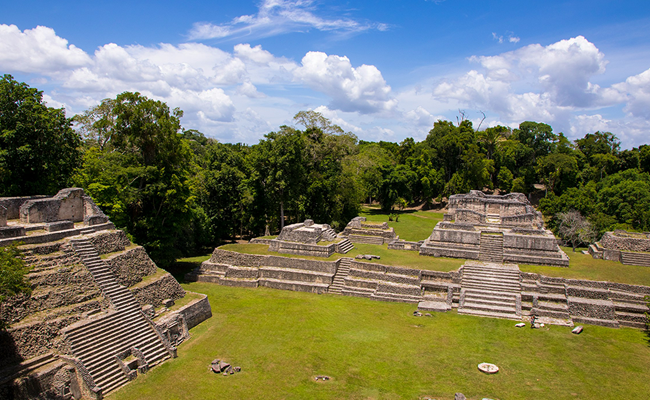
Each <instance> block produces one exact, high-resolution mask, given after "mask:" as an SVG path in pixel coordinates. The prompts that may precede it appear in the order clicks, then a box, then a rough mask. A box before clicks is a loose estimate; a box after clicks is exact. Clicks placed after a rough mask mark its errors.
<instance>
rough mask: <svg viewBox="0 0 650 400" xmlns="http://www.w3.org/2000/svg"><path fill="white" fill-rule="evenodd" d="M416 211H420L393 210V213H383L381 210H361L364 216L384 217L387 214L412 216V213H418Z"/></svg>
mask: <svg viewBox="0 0 650 400" xmlns="http://www.w3.org/2000/svg"><path fill="white" fill-rule="evenodd" d="M418 211H420V210H402V211H399V210H393V211H383V210H382V209H380V208H364V209H363V212H364V213H366V214H370V215H386V216H388V214H399V215H402V214H413V213H416V212H418Z"/></svg>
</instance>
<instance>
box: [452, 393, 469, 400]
mask: <svg viewBox="0 0 650 400" xmlns="http://www.w3.org/2000/svg"><path fill="white" fill-rule="evenodd" d="M454 400H467V397H465V395H464V394H462V393H456V394H455V395H454Z"/></svg>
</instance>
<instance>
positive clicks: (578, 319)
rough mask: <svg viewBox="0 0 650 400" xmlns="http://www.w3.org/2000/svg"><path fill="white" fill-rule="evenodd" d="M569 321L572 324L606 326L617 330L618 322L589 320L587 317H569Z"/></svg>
mask: <svg viewBox="0 0 650 400" xmlns="http://www.w3.org/2000/svg"><path fill="white" fill-rule="evenodd" d="M571 319H572V320H573V323H574V324H576V325H577V324H589V325H599V326H607V327H610V328H618V327H619V323H618V321H615V320H611V319H598V318H589V317H582V316H574V315H572V316H571Z"/></svg>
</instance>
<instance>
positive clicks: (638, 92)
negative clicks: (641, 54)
mask: <svg viewBox="0 0 650 400" xmlns="http://www.w3.org/2000/svg"><path fill="white" fill-rule="evenodd" d="M613 88H614V89H615V90H616V91H617V92H618V94H619V95H623V96H626V98H627V105H626V106H625V108H624V109H623V110H624V111H625V112H627V113H629V114H630V116H633V117H641V118H644V119H646V120H650V69H647V70H645V71H643V72H642V73H640V74H638V75H634V76H631V77H629V78H627V79H626V80H625V82H622V83H618V84H615V85H613Z"/></svg>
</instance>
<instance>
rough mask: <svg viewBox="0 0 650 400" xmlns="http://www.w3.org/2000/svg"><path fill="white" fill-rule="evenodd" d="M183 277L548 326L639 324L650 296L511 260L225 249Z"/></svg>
mask: <svg viewBox="0 0 650 400" xmlns="http://www.w3.org/2000/svg"><path fill="white" fill-rule="evenodd" d="M185 278H186V279H187V280H190V281H201V282H213V283H218V284H221V285H227V286H242V287H258V286H265V287H270V288H275V289H283V290H294V291H305V292H312V293H319V294H323V293H334V294H342V295H346V296H357V297H367V298H370V299H373V300H380V301H397V302H406V303H412V304H417V305H418V308H419V309H421V310H423V311H442V312H444V311H448V310H451V309H452V308H456V309H458V313H460V314H471V315H478V316H484V317H492V318H507V319H513V320H524V319H528V318H530V317H532V316H535V317H537V318H538V319H539V321H540V322H546V323H551V324H561V325H569V326H570V325H573V324H574V323H588V324H594V325H602V326H609V327H619V326H628V327H634V328H641V329H643V328H645V323H646V316H645V313H646V312H648V311H649V309H648V307H647V305H646V302H645V296H646V295H650V287H647V286H639V285H627V284H620V283H612V282H597V281H588V280H578V279H565V278H551V277H546V276H543V275H539V274H534V273H525V272H521V271H520V270H519V268H518V267H517V266H516V265H513V264H505V265H504V264H493V263H484V262H480V261H467V262H466V263H465V264H464V265H463V266H462V267H460V268H459V269H458V270H457V271H451V272H438V271H429V270H419V269H414V268H406V267H397V266H390V265H383V264H377V263H373V262H369V261H366V260H354V259H352V258H348V257H342V258H341V259H339V260H336V261H317V260H306V259H300V258H287V257H282V256H267V255H254V254H242V253H237V252H234V251H227V250H221V249H215V250H214V252H213V253H212V257H211V258H210V260H208V261H205V262H203V264H202V265H201V266H200V267H198V268H197V269H196V270H194V271H192V272H191V273H189V274H187V275H186V277H185Z"/></svg>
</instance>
